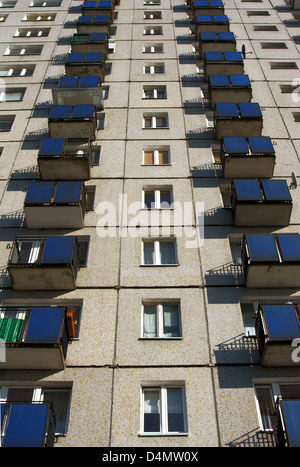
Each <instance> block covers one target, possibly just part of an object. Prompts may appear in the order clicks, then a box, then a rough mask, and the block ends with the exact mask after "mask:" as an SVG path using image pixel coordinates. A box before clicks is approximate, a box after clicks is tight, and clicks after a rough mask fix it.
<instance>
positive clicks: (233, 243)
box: [229, 238, 243, 265]
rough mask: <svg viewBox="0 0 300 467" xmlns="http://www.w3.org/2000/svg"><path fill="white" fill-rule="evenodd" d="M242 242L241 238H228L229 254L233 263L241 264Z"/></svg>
mask: <svg viewBox="0 0 300 467" xmlns="http://www.w3.org/2000/svg"><path fill="white" fill-rule="evenodd" d="M242 244H243V240H242V239H237V238H230V239H229V245H230V249H231V254H232V262H233V264H235V265H241V264H242V256H241V255H242Z"/></svg>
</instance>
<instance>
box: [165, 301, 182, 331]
mask: <svg viewBox="0 0 300 467" xmlns="http://www.w3.org/2000/svg"><path fill="white" fill-rule="evenodd" d="M163 324H164V337H179V336H180V330H179V310H178V305H163Z"/></svg>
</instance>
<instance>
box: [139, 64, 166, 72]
mask: <svg viewBox="0 0 300 467" xmlns="http://www.w3.org/2000/svg"><path fill="white" fill-rule="evenodd" d="M148 69H149V71H147V70H148ZM160 70H162V71H160ZM143 74H144V75H163V74H165V64H164V63H154V64H153V65H144V66H143Z"/></svg>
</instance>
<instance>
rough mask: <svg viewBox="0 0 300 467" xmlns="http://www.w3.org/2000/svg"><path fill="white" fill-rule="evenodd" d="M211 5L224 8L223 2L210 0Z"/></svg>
mask: <svg viewBox="0 0 300 467" xmlns="http://www.w3.org/2000/svg"><path fill="white" fill-rule="evenodd" d="M209 4H210V6H216V7H218V6H220V7H222V6H223V2H222V0H209Z"/></svg>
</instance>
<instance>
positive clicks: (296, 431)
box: [280, 400, 300, 447]
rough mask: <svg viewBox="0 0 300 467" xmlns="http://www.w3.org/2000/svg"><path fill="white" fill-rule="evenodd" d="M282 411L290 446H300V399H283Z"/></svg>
mask: <svg viewBox="0 0 300 467" xmlns="http://www.w3.org/2000/svg"><path fill="white" fill-rule="evenodd" d="M280 405H281V411H282V416H283V420H284V426H285V432H286V436H287V441H288V445H289V447H300V422H299V420H300V401H299V400H282V401H281V403H280Z"/></svg>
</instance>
